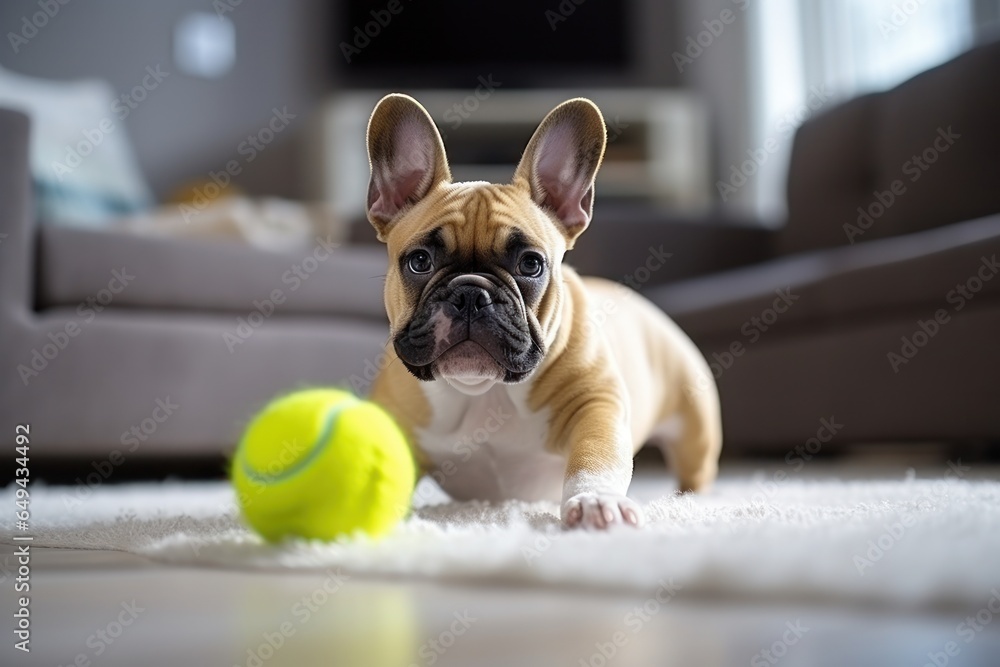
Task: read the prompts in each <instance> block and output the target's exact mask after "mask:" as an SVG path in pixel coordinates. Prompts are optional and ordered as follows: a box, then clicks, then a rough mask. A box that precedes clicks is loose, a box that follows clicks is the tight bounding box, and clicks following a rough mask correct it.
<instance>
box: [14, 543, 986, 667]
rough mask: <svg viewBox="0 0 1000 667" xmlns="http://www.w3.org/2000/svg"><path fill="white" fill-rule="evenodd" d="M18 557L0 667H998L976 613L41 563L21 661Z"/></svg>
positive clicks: (135, 562)
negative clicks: (973, 620)
mask: <svg viewBox="0 0 1000 667" xmlns="http://www.w3.org/2000/svg"><path fill="white" fill-rule="evenodd" d="M12 553H13V547H9V546H3V547H0V563H2V564H3V565H4V567H3V568H2V570H0V576H2V577H3V579H2V581H0V589H2V591H3V593H2V596H0V617H2V618H3V623H2V626H3V627H2V634H0V665H47V666H55V665H59V666H63V665H74V664H75V665H80V666H82V667H87V666H88V665H92V666H95V667H96V666H98V665H121V666H127V667H157V666H160V665H163V666H168V665H169V666H173V665H184V666H192V667H195V666H197V667H201V666H219V667H231V666H234V665H239V666H242V667H263V666H264V665H267V666H268V667H278V666H284V665H288V666H290V667H305V666H308V665H336V666H337V667H352V666H357V667H383V666H384V667H389V666H403V667H405V666H407V665H442V666H451V665H474V666H477V667H491V666H494V665H495V666H498V667H500V666H503V667H510V666H525V665H545V666H547V667H548V666H553V665H569V666H572V667H581V666H591V667H603V666H604V665H609V666H610V665H622V666H636V667H659V666H664V667H666V666H667V665H671V666H672V665H679V666H692V667H712V666H715V665H719V666H723V665H726V666H728V665H751V667H756V666H764V665H787V666H789V667H792V666H795V665H808V666H826V665H830V666H834V665H837V666H851V667H858V666H862V665H873V666H875V665H877V666H879V667H894V666H896V665H900V666H903V665H912V666H913V667H921V666H922V665H925V664H930V665H935V666H936V667H942V666H943V665H945V664H947V665H970V666H971V665H975V666H977V667H978V666H981V667H997V666H1000V614H997V619H996V620H995V621H993V622H990V623H986V624H983V625H980V626H979V627H981V630H979V631H973V632H972V633H971V634H970V633H969V632H968V631H960V630H961V629H960V628H958V626H959V624H960V623H963V621H964V619H966V617H968V616H969V615H975V614H976V613H977V612H979V611H981V610H978V609H900V608H881V609H876V608H865V607H852V606H845V605H843V604H837V605H822V604H811V603H797V604H789V603H781V602H777V601H775V602H770V603H762V602H760V601H755V602H750V601H747V600H743V601H739V600H731V599H726V600H723V599H692V598H690V597H684V596H679V597H677V598H674V599H673V600H671V601H670V602H668V603H666V604H660V603H658V602H656V601H655V597H654V593H655V591H650V592H649V595H648V596H643V595H621V594H607V595H602V594H598V593H593V592H588V593H577V592H572V591H565V590H546V589H525V588H520V589H515V588H504V587H481V586H476V587H462V586H455V585H439V584H435V583H433V582H428V581H384V580H381V581H376V580H358V579H347V580H338V579H337V578H336V577H331V576H329V575H326V574H315V573H302V574H298V573H297V574H288V573H261V572H240V571H224V570H210V569H184V568H176V567H170V566H164V565H161V564H155V563H150V562H148V561H146V560H144V559H142V558H138V557H135V556H131V555H127V554H120V553H112V552H86V551H71V550H54V549H36V550H35V551H34V552H33V554H32V561H31V566H32V574H31V582H30V583H31V593H30V594H31V631H32V635H31V648H32V651H31V653H30V654H24V653H21V652H19V651H16V650H15V649H14V648H13V644H14V641H15V640H14V638H13V634H12V632H11V630H9V629H8V628H9V626H10V624H11V620H12V614H13V611H14V608H15V604H16V596H15V594H14V592H13V586H14V577H15V576H16V574H15V571H16V559H15V558H14V557H13V556H12ZM985 556H986V555H985V554H984V557H985ZM994 556H995V554H994ZM997 583H998V586H1000V582H997ZM990 617H991V619H992V613H991V614H990ZM983 618H985V616H984V615H981V616H980V623H981V622H982V620H983ZM965 627H969V626H965ZM949 642H954V644H949ZM948 648H950V649H951V650H952V653H956V650H957V654H956V655H954V656H949V655H947V653H946V649H948ZM765 652H766V653H765Z"/></svg>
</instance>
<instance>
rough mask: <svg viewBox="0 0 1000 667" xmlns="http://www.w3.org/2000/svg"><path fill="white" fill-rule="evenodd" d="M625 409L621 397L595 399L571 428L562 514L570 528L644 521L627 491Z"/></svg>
mask: <svg viewBox="0 0 1000 667" xmlns="http://www.w3.org/2000/svg"><path fill="white" fill-rule="evenodd" d="M623 412H624V409H623V407H622V406H621V405H620V404H617V402H612V401H608V402H604V401H594V402H592V403H591V404H590V405H587V406H585V407H582V408H581V409H580V410H579V411H578V412H577V416H576V417H575V419H574V421H575V423H574V424H573V425H572V426H571V427H570V428H569V429H568V432H569V437H568V443H569V445H568V450H569V451H568V460H567V463H566V478H565V482H564V484H563V503H562V519H563V523H565V524H566V525H567V526H569V527H574V526H581V527H583V528H598V529H603V528H608V527H610V526H613V525H616V524H617V525H623V524H624V525H632V526H640V525H642V522H643V516H642V509H641V508H640V507H639V505H638V504H637V503H636V502H635V501H633V500H631V499H630V498H628V497H626V495H625V494H626V492H627V491H628V487H629V484H630V483H631V481H632V456H633V454H632V445H631V436H630V435H629V430H628V427H627V424H626V420H625V419H624V415H623Z"/></svg>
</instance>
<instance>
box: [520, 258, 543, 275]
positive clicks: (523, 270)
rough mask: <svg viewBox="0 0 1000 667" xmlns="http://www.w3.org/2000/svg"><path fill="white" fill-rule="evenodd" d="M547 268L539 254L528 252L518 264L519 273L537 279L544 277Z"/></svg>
mask: <svg viewBox="0 0 1000 667" xmlns="http://www.w3.org/2000/svg"><path fill="white" fill-rule="evenodd" d="M544 268H545V260H544V259H542V256H541V255H539V254H538V253H537V252H526V253H524V255H523V256H522V257H521V261H520V262H518V263H517V272H518V273H520V274H521V275H522V276H525V277H528V278H537V277H538V276H540V275H542V270H543V269H544Z"/></svg>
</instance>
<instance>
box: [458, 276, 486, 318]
mask: <svg viewBox="0 0 1000 667" xmlns="http://www.w3.org/2000/svg"><path fill="white" fill-rule="evenodd" d="M448 301H449V303H451V304H452V305H453V306H455V308H457V309H458V313H459V314H460V315H464V316H466V317H471V316H473V315H475V314H476V313H478V312H479V311H480V310H482V309H483V308H486V307H487V306H489V305H490V304H492V303H493V298H492V297H491V296H490V293H489V292H488V291H486V290H485V289H483V288H482V287H480V286H479V285H468V284H467V285H459V286H458V287H456V288H455V289H454V290H453V291H452V293H451V294H450V295H449V296H448Z"/></svg>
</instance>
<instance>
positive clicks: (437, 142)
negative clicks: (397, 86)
mask: <svg viewBox="0 0 1000 667" xmlns="http://www.w3.org/2000/svg"><path fill="white" fill-rule="evenodd" d="M368 160H369V162H370V163H371V180H370V181H369V183H368V220H369V221H370V222H371V223H372V226H374V227H375V231H376V232H378V238H379V240H380V241H385V235H386V233H388V231H389V228H390V227H392V225H393V223H395V222H396V220H397V219H398V218H399V217H400V216H401V215H402V214H403V213H404V212H405V211H406V210H407V209H408V208H409V207H410V206H412V205H413V204H416V203H417V202H418V201H420V200H421V199H423V198H424V197H426V196H427V194H428V193H429V192H430V191H431V189H433V188H434V186H436V185H438V184H439V183H442V182H448V183H450V182H451V171H450V170H449V169H448V158H447V156H446V155H445V152H444V142H442V141H441V134H440V133H439V132H438V130H437V127H436V126H435V125H434V121H433V120H431V116H430V114H428V113H427V110H426V109H424V107H423V106H421V105H420V103H419V102H417V101H416V100H415V99H413V98H412V97H410V96H409V95H401V94H398V93H395V94H392V95H386V96H385V97H383V98H382V100H381V101H380V102H379V103H378V104H377V105H376V106H375V110H374V111H373V112H372V117H371V118H370V119H369V121H368Z"/></svg>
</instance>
